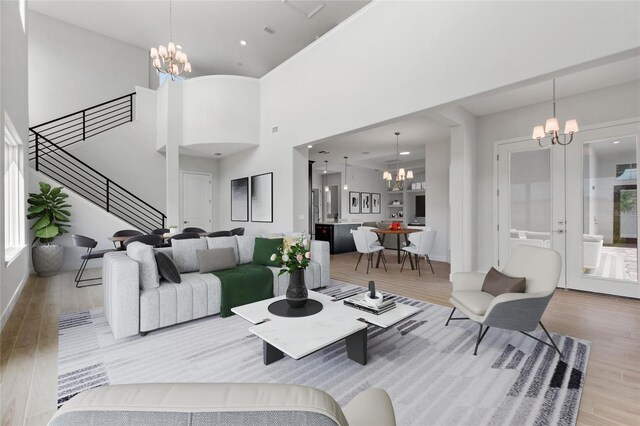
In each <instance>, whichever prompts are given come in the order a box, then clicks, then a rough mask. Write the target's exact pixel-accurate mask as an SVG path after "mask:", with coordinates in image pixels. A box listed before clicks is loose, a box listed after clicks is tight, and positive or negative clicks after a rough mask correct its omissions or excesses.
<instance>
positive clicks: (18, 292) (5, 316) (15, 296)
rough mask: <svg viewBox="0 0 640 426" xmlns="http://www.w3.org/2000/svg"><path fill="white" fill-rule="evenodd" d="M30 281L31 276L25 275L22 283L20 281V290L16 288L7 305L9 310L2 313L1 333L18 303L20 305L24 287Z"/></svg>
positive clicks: (0, 320)
mask: <svg viewBox="0 0 640 426" xmlns="http://www.w3.org/2000/svg"><path fill="white" fill-rule="evenodd" d="M28 279H29V274H27V275H25V276H24V278H23V279H22V281H20V284H19V285H18V288H16V291H15V292H14V293H13V296H12V297H11V301H10V302H9V304H8V305H7V308H6V309H5V310H4V312H3V313H2V317H1V318H0V331H2V330H3V329H4V325H5V324H6V323H7V321H8V320H9V317H10V316H11V312H13V308H15V306H16V303H18V298H19V297H20V295H21V294H22V290H23V289H24V286H25V284H26V283H27V280H28Z"/></svg>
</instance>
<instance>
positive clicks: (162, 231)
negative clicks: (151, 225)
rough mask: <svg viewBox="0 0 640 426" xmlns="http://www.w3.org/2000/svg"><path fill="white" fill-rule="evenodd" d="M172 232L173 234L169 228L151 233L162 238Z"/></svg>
mask: <svg viewBox="0 0 640 426" xmlns="http://www.w3.org/2000/svg"><path fill="white" fill-rule="evenodd" d="M170 232H171V230H170V229H169V228H158V229H154V230H153V231H151V233H152V234H153V235H160V236H162V235H164V234H168V233H170Z"/></svg>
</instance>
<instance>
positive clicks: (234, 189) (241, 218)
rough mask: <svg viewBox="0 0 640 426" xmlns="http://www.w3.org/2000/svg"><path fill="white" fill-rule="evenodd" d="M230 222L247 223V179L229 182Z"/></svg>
mask: <svg viewBox="0 0 640 426" xmlns="http://www.w3.org/2000/svg"><path fill="white" fill-rule="evenodd" d="M231 221H232V222H248V221H249V178H248V177H243V178H240V179H233V180H232V181H231Z"/></svg>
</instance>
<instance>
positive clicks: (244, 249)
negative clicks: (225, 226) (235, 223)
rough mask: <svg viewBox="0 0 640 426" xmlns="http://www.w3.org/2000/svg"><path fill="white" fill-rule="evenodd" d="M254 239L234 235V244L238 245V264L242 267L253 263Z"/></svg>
mask: <svg viewBox="0 0 640 426" xmlns="http://www.w3.org/2000/svg"><path fill="white" fill-rule="evenodd" d="M255 242H256V237H255V236H253V235H236V243H237V244H238V256H239V258H240V259H239V260H240V261H239V262H238V264H240V265H244V264H245V263H251V262H252V261H253V247H254V245H255Z"/></svg>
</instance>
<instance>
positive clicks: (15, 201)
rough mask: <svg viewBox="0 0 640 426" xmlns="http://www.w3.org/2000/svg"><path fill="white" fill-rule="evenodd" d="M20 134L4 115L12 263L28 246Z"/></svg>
mask: <svg viewBox="0 0 640 426" xmlns="http://www.w3.org/2000/svg"><path fill="white" fill-rule="evenodd" d="M23 155H24V152H23V146H22V141H21V140H20V137H19V136H18V133H17V132H16V131H15V128H14V127H13V125H12V124H11V120H10V119H9V117H8V116H7V115H6V114H5V128H4V248H5V261H6V262H7V263H8V262H11V260H13V259H14V258H15V257H16V256H17V255H18V253H19V252H20V250H21V249H22V248H23V247H24V246H25V214H24V166H23V165H24V161H23Z"/></svg>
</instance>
